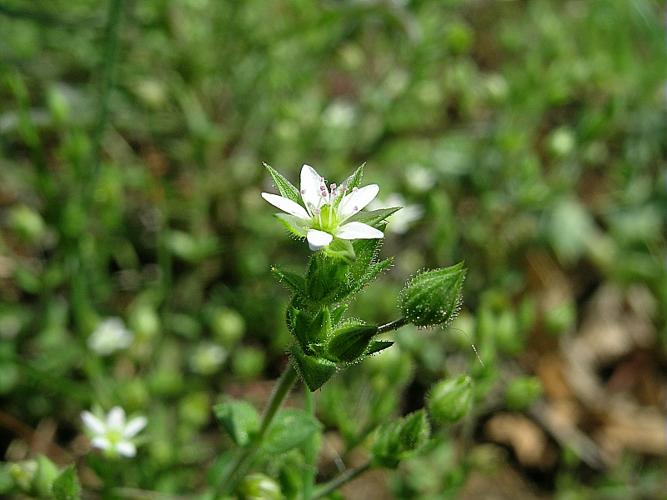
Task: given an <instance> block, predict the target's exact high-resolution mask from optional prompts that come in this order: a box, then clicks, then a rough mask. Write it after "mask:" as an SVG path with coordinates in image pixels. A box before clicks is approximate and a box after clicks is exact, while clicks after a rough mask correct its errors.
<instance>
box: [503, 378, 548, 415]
mask: <svg viewBox="0 0 667 500" xmlns="http://www.w3.org/2000/svg"><path fill="white" fill-rule="evenodd" d="M541 395H542V383H541V382H540V379H538V378H537V377H519V378H517V379H514V380H512V381H511V382H510V384H509V386H508V387H507V390H506V391H505V403H506V404H507V406H508V407H509V408H511V409H512V410H525V409H526V408H528V407H529V406H530V405H532V404H533V403H534V402H535V401H536V400H537V399H538V398H539V397H540V396H541Z"/></svg>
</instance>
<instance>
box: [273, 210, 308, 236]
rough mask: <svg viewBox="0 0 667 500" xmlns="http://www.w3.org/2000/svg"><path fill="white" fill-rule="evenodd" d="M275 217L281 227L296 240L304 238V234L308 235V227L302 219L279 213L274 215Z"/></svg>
mask: <svg viewBox="0 0 667 500" xmlns="http://www.w3.org/2000/svg"><path fill="white" fill-rule="evenodd" d="M275 217H276V219H278V220H279V221H280V223H281V224H282V225H283V226H285V229H287V230H288V231H289V232H290V233H292V234H293V235H294V236H296V237H298V238H305V237H306V234H308V225H307V223H306V221H304V220H303V219H299V218H298V217H295V216H293V215H289V214H280V213H279V214H276V215H275Z"/></svg>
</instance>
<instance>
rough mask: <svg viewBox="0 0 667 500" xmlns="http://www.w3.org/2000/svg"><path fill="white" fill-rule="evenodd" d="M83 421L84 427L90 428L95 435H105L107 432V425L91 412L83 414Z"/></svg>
mask: <svg viewBox="0 0 667 500" xmlns="http://www.w3.org/2000/svg"><path fill="white" fill-rule="evenodd" d="M81 420H83V423H84V425H85V426H86V427H87V428H88V430H89V431H90V432H92V433H93V434H104V433H105V432H106V430H107V428H106V425H104V422H102V421H101V420H100V419H99V418H97V417H96V416H95V415H93V414H92V413H90V412H89V411H84V412H82V413H81Z"/></svg>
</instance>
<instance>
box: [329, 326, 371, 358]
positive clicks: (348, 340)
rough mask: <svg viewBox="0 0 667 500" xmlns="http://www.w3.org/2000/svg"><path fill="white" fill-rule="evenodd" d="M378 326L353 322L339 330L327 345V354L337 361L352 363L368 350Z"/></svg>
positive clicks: (333, 334)
mask: <svg viewBox="0 0 667 500" xmlns="http://www.w3.org/2000/svg"><path fill="white" fill-rule="evenodd" d="M377 330H378V329H377V326H375V325H367V324H365V323H363V322H361V321H359V320H353V321H350V322H348V323H347V324H345V325H343V326H340V327H339V328H337V329H336V330H335V331H334V332H333V333H332V335H331V339H330V340H329V343H328V344H327V353H328V354H329V355H330V356H331V357H332V358H333V359H335V360H336V361H345V362H352V361H355V360H356V359H358V358H359V357H361V356H362V355H363V354H364V353H365V352H366V350H367V348H368V344H369V343H370V341H371V339H372V338H373V335H375V334H376V333H377Z"/></svg>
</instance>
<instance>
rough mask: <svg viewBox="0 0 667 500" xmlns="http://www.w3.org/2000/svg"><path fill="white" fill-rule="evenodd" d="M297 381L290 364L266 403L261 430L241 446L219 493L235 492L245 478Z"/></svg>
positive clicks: (219, 487) (221, 483)
mask: <svg viewBox="0 0 667 500" xmlns="http://www.w3.org/2000/svg"><path fill="white" fill-rule="evenodd" d="M295 381H296V370H295V369H294V367H293V366H292V365H291V364H289V365H287V368H285V371H284V372H283V374H282V375H281V376H280V379H278V382H277V383H276V386H275V388H274V389H273V393H271V397H270V398H269V402H268V403H267V404H266V408H264V413H263V415H262V422H261V425H260V428H259V431H258V432H257V434H255V436H254V437H253V440H252V442H250V443H249V444H248V445H247V446H245V447H243V448H241V450H240V453H239V454H238V455H237V456H236V458H235V459H234V462H232V464H231V466H230V467H229V469H227V473H226V474H225V476H224V477H223V478H222V481H221V482H220V485H219V486H218V493H219V494H220V495H228V494H230V493H231V492H233V491H234V488H236V485H237V484H238V483H239V481H240V480H241V479H243V476H244V475H245V472H246V471H247V469H248V468H249V467H250V465H251V464H252V459H253V458H254V457H255V453H257V450H258V449H259V446H260V444H261V443H262V439H263V438H264V435H265V434H266V431H267V430H268V429H269V426H270V425H271V422H272V421H273V417H275V416H276V413H277V412H278V409H279V408H280V406H281V405H282V403H283V401H284V400H285V397H286V396H287V394H288V393H289V391H290V389H291V388H292V386H293V385H294V382H295Z"/></svg>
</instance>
